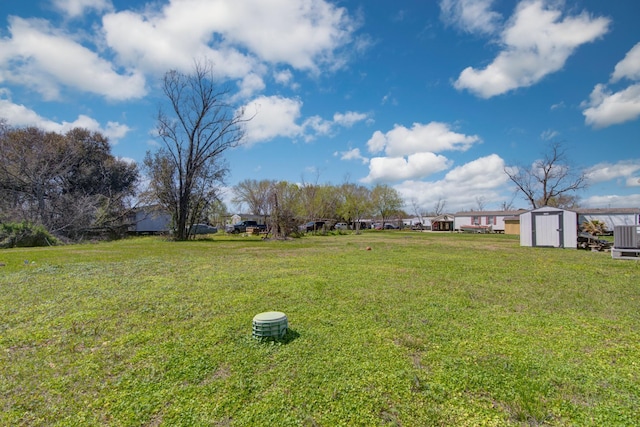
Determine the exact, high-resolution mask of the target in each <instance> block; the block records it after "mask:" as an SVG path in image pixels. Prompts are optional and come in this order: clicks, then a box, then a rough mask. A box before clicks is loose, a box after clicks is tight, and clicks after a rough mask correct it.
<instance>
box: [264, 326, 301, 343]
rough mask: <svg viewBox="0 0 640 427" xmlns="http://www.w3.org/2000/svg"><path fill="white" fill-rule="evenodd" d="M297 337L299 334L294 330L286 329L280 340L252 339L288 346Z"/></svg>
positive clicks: (273, 338)
mask: <svg viewBox="0 0 640 427" xmlns="http://www.w3.org/2000/svg"><path fill="white" fill-rule="evenodd" d="M298 337H300V334H299V333H297V332H296V331H295V330H294V329H291V328H288V329H287V332H285V334H284V336H282V337H281V338H277V337H261V338H259V337H254V338H253V339H255V340H256V341H259V342H270V343H274V344H289V343H290V342H292V341H294V340H295V339H297V338H298Z"/></svg>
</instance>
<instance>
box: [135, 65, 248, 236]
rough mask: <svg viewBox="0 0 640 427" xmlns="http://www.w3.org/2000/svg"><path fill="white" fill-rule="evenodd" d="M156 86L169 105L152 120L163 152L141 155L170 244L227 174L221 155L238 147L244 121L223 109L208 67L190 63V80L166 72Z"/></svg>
mask: <svg viewBox="0 0 640 427" xmlns="http://www.w3.org/2000/svg"><path fill="white" fill-rule="evenodd" d="M162 83H163V86H162V89H163V93H164V95H165V97H166V99H167V101H168V104H169V108H168V111H169V112H166V111H165V110H164V109H162V108H161V109H160V110H159V112H158V119H157V121H158V125H157V126H158V127H157V132H158V136H159V137H160V138H161V139H162V142H163V147H162V148H161V149H160V150H159V151H158V152H157V153H156V154H155V155H151V154H150V153H147V157H146V158H145V165H146V166H147V169H148V170H149V173H150V178H151V180H152V184H153V185H152V186H151V191H152V193H153V194H154V195H155V196H156V198H157V200H159V201H160V202H161V203H162V204H163V205H164V207H165V208H166V209H167V210H168V211H169V212H171V214H172V217H173V220H174V227H175V238H176V239H177V240H186V239H188V238H189V236H190V234H191V233H190V228H191V225H193V223H194V222H196V221H197V220H199V218H200V216H201V215H202V214H203V210H204V208H205V207H206V205H207V202H208V201H209V200H211V199H213V198H215V194H216V185H218V184H220V183H222V182H223V179H224V177H225V175H226V173H227V167H226V164H225V162H224V160H223V158H222V155H223V154H224V152H225V151H226V150H228V149H230V148H233V147H236V146H238V145H240V144H241V143H242V140H243V138H244V128H243V124H244V123H245V122H246V121H247V119H245V118H244V111H243V110H238V109H235V108H233V107H232V106H231V105H230V104H228V103H227V102H228V94H229V91H228V90H227V89H224V88H223V89H219V88H217V87H216V86H215V85H214V79H213V70H212V66H211V64H209V63H204V64H203V63H200V62H195V64H194V68H193V71H192V73H190V74H183V73H181V72H178V71H175V70H172V71H169V72H167V73H166V74H165V76H164V79H163V81H162ZM154 181H155V182H154Z"/></svg>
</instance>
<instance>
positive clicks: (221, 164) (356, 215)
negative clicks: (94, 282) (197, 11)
mask: <svg viewBox="0 0 640 427" xmlns="http://www.w3.org/2000/svg"><path fill="white" fill-rule="evenodd" d="M216 81H217V80H216V79H215V77H214V75H213V67H212V65H211V64H210V63H208V62H197V61H196V62H194V67H193V71H192V72H190V73H182V72H178V71H175V70H172V71H169V72H167V73H166V74H165V76H164V78H163V79H162V82H161V83H162V84H161V87H162V93H163V95H164V98H163V99H164V100H165V103H164V104H163V105H162V106H161V107H160V108H159V111H158V115H157V127H156V136H157V137H158V139H159V140H160V141H161V143H162V144H161V147H160V148H159V149H158V150H156V151H155V152H148V153H147V154H146V157H145V158H144V162H143V164H142V168H143V171H142V172H144V175H145V178H146V180H147V181H148V186H147V187H146V188H145V189H144V190H142V191H137V189H138V185H139V183H140V176H141V171H139V170H138V167H137V165H136V164H133V163H128V162H126V161H124V160H122V159H118V158H117V157H115V156H113V154H112V153H111V149H110V145H109V142H108V140H107V138H106V137H105V136H103V135H102V134H100V133H99V132H92V131H89V130H87V129H80V128H77V129H72V130H70V131H68V132H66V133H64V134H59V133H55V132H47V131H44V130H42V129H38V128H36V127H26V128H15V127H10V126H8V125H7V124H6V122H2V121H0V224H1V223H5V224H6V223H8V222H9V223H11V222H12V223H28V224H34V225H37V226H40V227H44V228H45V229H46V230H47V231H48V232H50V233H53V234H54V235H55V236H60V237H64V238H67V239H72V240H79V239H82V238H85V237H87V236H96V235H109V236H119V235H123V234H124V233H125V232H126V231H127V229H128V228H129V227H130V226H131V225H132V223H131V218H132V216H131V213H132V212H133V209H134V208H135V205H134V198H135V200H136V203H142V204H145V205H155V206H159V207H160V208H161V209H162V210H164V211H165V212H167V213H168V214H170V215H171V218H172V228H173V230H174V233H173V236H174V238H175V239H176V240H186V239H189V238H190V237H192V236H191V230H192V226H193V225H194V224H195V223H197V222H201V221H203V220H206V219H207V218H212V216H215V215H214V214H215V213H216V212H218V213H219V212H221V211H226V207H225V206H224V204H223V203H222V200H221V197H220V196H221V194H220V189H221V188H223V187H224V183H225V178H226V175H227V174H228V172H229V169H228V165H227V163H226V162H225V159H224V154H225V152H226V151H227V150H228V149H231V148H235V147H238V146H239V145H241V144H242V143H243V142H244V140H245V125H246V123H247V122H248V121H250V120H251V119H252V118H253V116H252V115H249V114H246V113H247V112H246V111H244V109H242V108H237V107H235V106H234V105H233V99H234V97H233V96H231V94H230V90H229V88H228V87H224V86H222V87H219V86H218V85H217V84H216ZM567 160H568V156H567V153H566V151H565V148H564V146H563V145H562V144H560V143H555V144H552V145H550V147H549V152H548V153H547V154H546V155H545V156H544V157H543V158H541V159H540V160H538V161H536V162H534V164H533V165H531V166H530V167H526V166H520V167H508V168H505V170H504V172H505V173H506V174H507V176H508V177H509V179H510V180H511V181H512V182H513V183H514V184H515V186H516V188H517V189H518V191H519V192H521V193H522V194H523V195H524V197H525V198H526V199H527V200H528V201H529V202H530V204H531V207H532V208H536V207H539V206H542V205H554V206H557V207H572V206H567V205H575V204H576V203H577V198H576V197H575V196H574V195H573V193H574V192H576V191H577V190H580V189H582V188H584V187H585V186H586V182H587V181H586V176H585V174H584V173H583V172H580V171H579V170H576V169H574V168H572V167H570V166H569V165H568V161H567ZM234 194H235V196H234V198H233V202H234V204H236V205H237V206H246V207H247V209H248V210H249V212H250V213H252V214H254V215H260V216H263V217H264V218H265V221H267V220H268V222H269V225H270V227H269V229H270V232H271V234H272V235H273V236H274V237H280V236H287V235H288V234H290V233H291V232H293V231H295V230H296V229H297V228H296V227H297V225H298V224H300V223H301V222H304V221H311V220H314V221H315V220H318V219H335V220H337V221H338V220H341V221H345V222H348V223H351V224H355V225H356V227H357V225H358V224H360V221H361V220H362V219H363V218H369V217H376V218H378V219H380V220H381V221H382V222H383V223H384V222H386V221H387V220H389V219H390V218H392V217H394V216H396V217H398V216H404V215H406V214H405V213H404V212H401V209H402V207H403V204H404V202H403V200H402V198H401V197H400V194H399V193H398V192H397V191H396V190H395V189H393V188H392V187H390V186H388V185H384V184H377V185H375V186H374V187H373V188H368V187H365V186H362V185H358V184H352V183H344V184H342V185H338V186H332V185H317V184H306V183H303V184H302V185H297V184H292V183H288V182H286V181H274V180H263V181H256V180H245V181H242V182H241V183H239V184H238V185H236V186H235V187H234ZM476 201H477V202H478V206H479V207H480V206H482V205H484V199H482V198H477V199H476ZM411 203H412V206H413V209H414V210H415V212H414V213H415V214H416V215H417V216H418V217H421V216H422V215H423V213H422V211H421V208H420V207H419V206H418V204H417V202H415V201H412V202H411ZM445 204H446V201H445V200H442V199H439V200H438V202H437V203H436V205H435V208H434V213H435V214H436V215H437V214H439V213H442V212H443V211H444V207H445ZM9 228H11V229H14V230H15V229H20V227H9ZM0 234H1V233H0ZM0 240H2V236H1V235H0Z"/></svg>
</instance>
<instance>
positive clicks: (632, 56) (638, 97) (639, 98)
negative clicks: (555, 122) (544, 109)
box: [582, 43, 640, 128]
mask: <svg viewBox="0 0 640 427" xmlns="http://www.w3.org/2000/svg"><path fill="white" fill-rule="evenodd" d="M623 79H627V80H630V81H632V82H633V83H631V84H629V85H628V86H627V87H625V88H622V89H620V90H618V91H613V90H611V89H610V87H609V86H608V85H607V84H603V83H599V84H597V85H596V86H595V87H594V88H593V91H591V95H590V96H589V100H588V101H585V102H583V103H582V106H583V107H584V110H583V111H582V114H583V115H584V117H585V123H586V124H588V125H590V126H593V127H595V128H603V127H607V126H611V125H616V124H620V123H624V122H628V121H631V120H635V119H637V118H638V117H640V82H638V81H639V80H640V43H638V44H636V45H635V46H634V47H632V48H631V50H630V51H629V52H627V54H626V55H625V57H624V59H622V60H621V61H620V62H618V64H616V66H615V68H614V71H613V73H612V74H611V79H610V84H614V83H618V82H620V81H621V80H623Z"/></svg>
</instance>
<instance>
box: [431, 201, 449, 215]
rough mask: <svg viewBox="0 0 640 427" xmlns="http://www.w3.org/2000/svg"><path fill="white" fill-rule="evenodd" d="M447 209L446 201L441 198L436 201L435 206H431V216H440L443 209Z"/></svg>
mask: <svg viewBox="0 0 640 427" xmlns="http://www.w3.org/2000/svg"><path fill="white" fill-rule="evenodd" d="M446 207H447V201H446V200H444V199H443V198H442V197H441V198H439V199H438V201H437V202H436V204H435V205H434V206H433V214H434V215H435V216H440V215H442V214H443V213H444V209H445V208H446Z"/></svg>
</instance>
